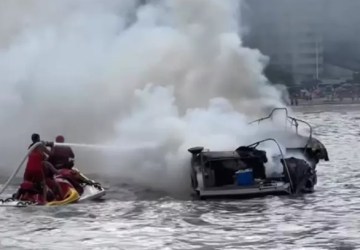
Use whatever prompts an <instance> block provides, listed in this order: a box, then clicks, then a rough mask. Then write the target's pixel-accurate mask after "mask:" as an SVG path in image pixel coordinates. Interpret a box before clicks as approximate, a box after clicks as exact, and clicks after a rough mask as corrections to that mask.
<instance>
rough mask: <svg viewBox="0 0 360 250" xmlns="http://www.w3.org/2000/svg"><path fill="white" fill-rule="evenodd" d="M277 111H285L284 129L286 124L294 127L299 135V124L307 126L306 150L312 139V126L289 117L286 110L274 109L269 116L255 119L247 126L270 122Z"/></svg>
mask: <svg viewBox="0 0 360 250" xmlns="http://www.w3.org/2000/svg"><path fill="white" fill-rule="evenodd" d="M278 110H284V111H285V115H286V116H285V129H286V128H287V124H288V123H289V124H290V127H295V132H296V134H299V123H301V124H304V125H305V126H307V127H308V128H309V136H308V141H307V143H306V145H305V148H306V147H307V146H308V145H309V143H310V142H311V139H312V133H313V129H312V126H311V125H310V124H309V123H308V122H306V121H304V120H301V119H298V118H295V117H292V116H290V115H289V112H288V110H287V108H274V109H273V110H272V111H271V112H270V114H269V115H268V116H266V117H263V118H260V119H257V120H254V121H252V122H250V123H249V124H254V123H256V122H257V123H258V124H260V123H261V122H262V121H264V120H269V119H270V120H272V119H273V115H274V113H275V111H278Z"/></svg>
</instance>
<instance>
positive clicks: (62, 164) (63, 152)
mask: <svg viewBox="0 0 360 250" xmlns="http://www.w3.org/2000/svg"><path fill="white" fill-rule="evenodd" d="M55 141H56V142H57V143H64V142H65V138H64V136H62V135H59V136H57V137H56V138H55ZM74 158H75V155H74V152H73V151H72V149H71V147H69V146H63V145H54V147H53V148H52V152H51V156H50V158H49V161H50V162H51V164H52V165H53V166H54V167H55V168H56V169H64V168H66V169H71V168H72V167H73V166H74Z"/></svg>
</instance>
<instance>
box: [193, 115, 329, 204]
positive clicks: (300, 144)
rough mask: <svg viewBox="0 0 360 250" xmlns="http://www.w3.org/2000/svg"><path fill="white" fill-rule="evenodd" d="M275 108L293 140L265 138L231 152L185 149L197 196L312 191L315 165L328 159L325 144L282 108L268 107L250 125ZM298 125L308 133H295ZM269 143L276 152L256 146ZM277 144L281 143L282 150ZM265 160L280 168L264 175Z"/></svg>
mask: <svg viewBox="0 0 360 250" xmlns="http://www.w3.org/2000/svg"><path fill="white" fill-rule="evenodd" d="M278 110H284V111H285V116H286V117H285V122H286V126H285V127H286V129H285V130H284V131H286V133H288V134H289V135H291V136H294V137H296V140H294V138H293V140H290V142H291V144H290V143H288V144H287V145H284V142H281V143H279V141H278V140H277V139H275V138H268V139H265V140H260V141H257V142H255V143H253V144H251V145H247V146H241V147H238V148H237V149H235V150H234V151H210V150H205V149H204V147H193V148H190V149H188V151H189V152H190V153H191V154H192V159H191V185H192V189H193V192H194V194H195V195H196V196H197V197H199V198H207V197H219V196H220V197H234V196H237V197H256V196H262V195H267V194H279V195H280V194H299V193H311V192H313V191H314V186H315V185H316V183H317V174H316V165H317V164H318V163H319V161H320V160H324V161H329V158H328V153H327V149H326V148H325V146H324V145H323V144H322V143H321V142H320V141H319V140H317V139H316V138H313V136H312V132H313V129H312V127H311V125H310V124H309V123H307V122H305V121H302V120H300V119H296V118H294V117H291V116H289V115H288V111H287V109H282V108H281V109H274V110H272V112H271V113H270V115H269V116H267V117H264V118H261V119H258V120H256V121H254V122H252V124H253V123H261V122H263V121H266V120H271V119H273V115H274V113H275V111H278ZM299 124H305V125H306V126H307V127H308V128H309V135H308V136H304V135H301V134H300V133H299V131H298V126H299ZM289 127H290V130H288V128H289ZM269 142H271V143H273V144H274V145H275V148H276V149H277V151H278V152H277V154H272V155H270V154H269V153H268V152H266V151H265V150H262V149H261V148H260V147H261V145H262V144H264V143H269ZM280 144H281V145H284V146H285V152H284V150H283V149H282V147H281V145H280ZM285 144H286V143H285ZM269 162H271V164H272V165H273V166H274V165H275V166H276V167H277V169H281V171H279V173H278V174H277V175H267V173H266V172H267V171H266V168H267V167H269V166H268V164H269Z"/></svg>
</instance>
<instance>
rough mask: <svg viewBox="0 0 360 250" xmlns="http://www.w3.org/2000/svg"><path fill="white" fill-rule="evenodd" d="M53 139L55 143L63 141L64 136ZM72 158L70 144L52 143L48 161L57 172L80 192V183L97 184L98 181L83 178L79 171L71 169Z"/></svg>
mask: <svg viewBox="0 0 360 250" xmlns="http://www.w3.org/2000/svg"><path fill="white" fill-rule="evenodd" d="M55 141H56V143H57V144H60V143H64V142H65V138H64V136H62V135H59V136H57V137H56V138H55ZM74 158H75V154H74V152H73V150H72V149H71V147H70V146H65V145H54V146H53V148H52V152H51V157H50V158H49V161H50V163H52V164H53V165H54V166H55V168H56V169H57V170H58V172H59V174H61V175H62V176H64V177H66V178H67V179H68V180H69V181H70V182H71V184H72V185H73V186H74V187H75V189H76V190H77V191H78V192H79V193H80V194H81V193H82V192H83V188H82V186H81V184H82V183H85V184H88V185H94V186H98V185H99V184H98V183H95V182H93V181H92V180H89V179H87V178H85V177H84V176H82V175H81V174H80V173H79V171H77V170H75V169H73V167H74Z"/></svg>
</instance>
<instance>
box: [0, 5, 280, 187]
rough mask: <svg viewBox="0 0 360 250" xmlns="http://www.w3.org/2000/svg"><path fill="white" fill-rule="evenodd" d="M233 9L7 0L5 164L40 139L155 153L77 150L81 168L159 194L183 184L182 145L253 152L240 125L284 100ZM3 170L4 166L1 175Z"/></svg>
mask: <svg viewBox="0 0 360 250" xmlns="http://www.w3.org/2000/svg"><path fill="white" fill-rule="evenodd" d="M241 4H242V3H241V1H237V0H222V1H218V0H158V1H134V0H103V1H95V0H90V1H85V0H80V1H71V0H53V1H47V0H29V1H26V3H25V2H24V1H20V0H5V1H1V3H0V18H2V20H1V21H0V82H1V85H0V90H1V91H0V108H1V110H2V112H0V121H1V123H0V127H1V129H2V130H1V131H2V132H1V133H0V138H1V141H2V146H1V148H0V150H1V151H0V155H1V158H0V159H1V162H2V165H4V167H3V168H2V170H4V171H5V170H8V169H11V168H12V167H15V165H16V163H17V162H18V161H19V157H20V156H21V155H22V154H23V153H24V152H25V149H26V147H27V144H29V140H30V139H29V138H30V134H31V133H33V132H38V133H40V134H41V136H42V138H43V139H45V140H53V138H54V137H55V136H56V135H57V134H63V135H64V136H65V138H66V140H67V141H69V142H78V143H98V144H104V143H105V144H110V145H135V146H136V145H138V146H140V147H141V145H143V144H144V143H147V142H151V143H153V144H154V146H153V147H151V148H148V147H144V148H143V149H139V150H133V151H131V152H128V151H127V152H94V151H90V152H89V150H84V149H81V148H75V151H76V152H77V156H76V160H77V164H78V167H79V168H80V169H83V170H84V172H97V173H101V174H108V175H111V176H117V177H119V178H130V179H132V180H134V181H137V182H138V183H141V184H145V185H149V186H151V187H155V188H168V187H170V186H171V187H173V189H174V190H179V189H181V188H182V187H184V185H186V186H188V183H189V181H188V180H187V177H188V169H189V166H188V165H189V158H190V154H189V153H188V152H187V148H188V147H191V146H197V145H201V146H205V147H207V148H211V149H218V150H233V149H235V148H236V147H237V146H239V145H240V144H242V143H251V142H252V139H253V138H254V137H253V136H255V133H256V131H255V130H253V129H251V128H249V126H248V125H247V122H248V121H249V119H250V118H254V117H257V116H258V115H261V114H263V112H264V111H268V109H269V108H271V107H275V106H283V103H282V101H281V92H280V91H279V90H278V89H276V88H274V87H273V86H270V85H269V84H268V83H267V80H266V78H265V77H264V76H263V74H262V71H263V68H264V66H265V64H266V63H267V58H266V57H264V56H263V55H261V54H260V52H259V51H257V50H253V49H249V48H246V47H243V45H242V40H241V37H240V35H239V34H242V32H243V30H242V25H241V22H240V20H241V16H240V9H241ZM6 166H8V167H6Z"/></svg>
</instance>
